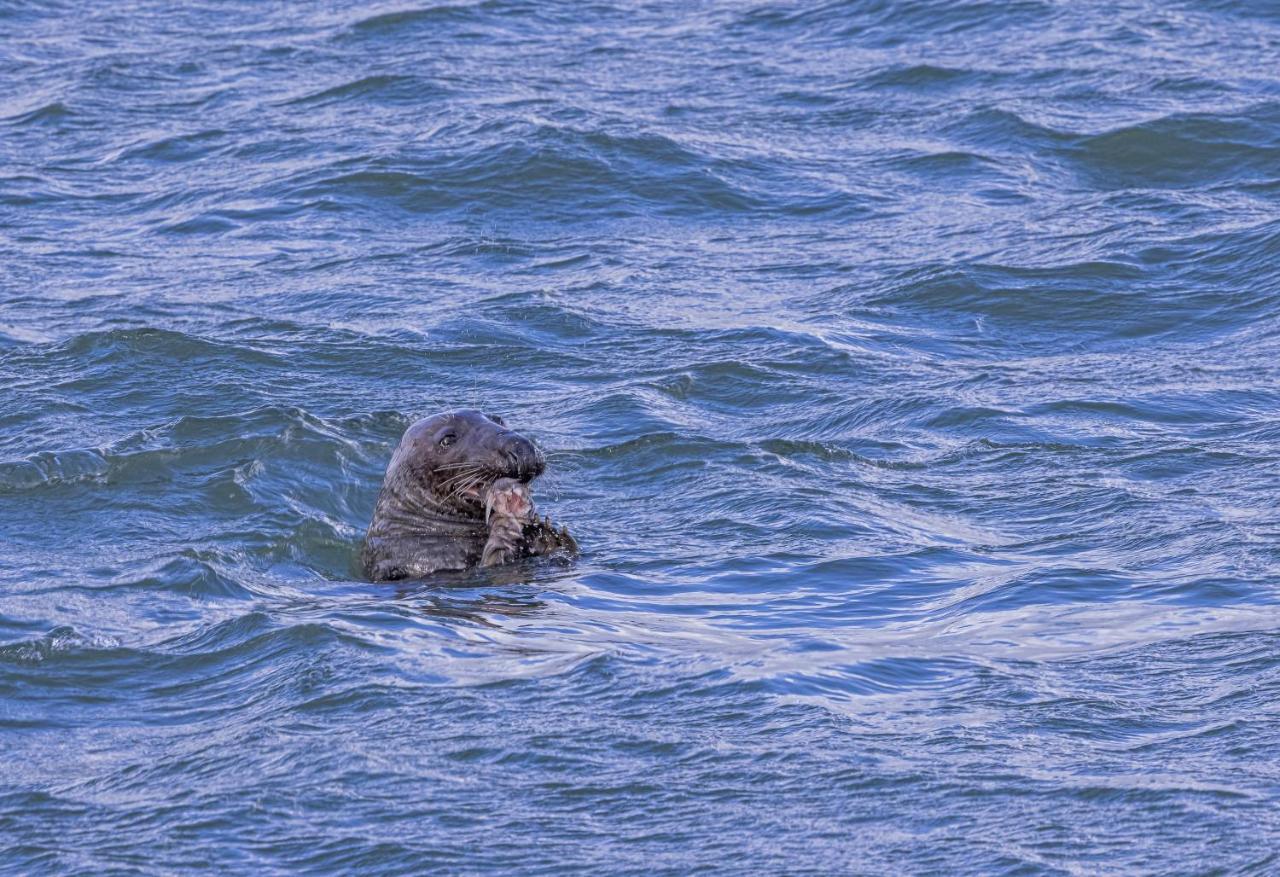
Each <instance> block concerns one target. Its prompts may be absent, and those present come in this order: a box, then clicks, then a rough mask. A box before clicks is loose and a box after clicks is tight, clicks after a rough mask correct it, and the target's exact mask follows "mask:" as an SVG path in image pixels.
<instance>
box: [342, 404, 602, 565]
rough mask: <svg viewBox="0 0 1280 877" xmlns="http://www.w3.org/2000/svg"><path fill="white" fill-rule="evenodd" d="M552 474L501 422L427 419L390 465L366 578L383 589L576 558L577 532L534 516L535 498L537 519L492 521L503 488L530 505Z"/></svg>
mask: <svg viewBox="0 0 1280 877" xmlns="http://www.w3.org/2000/svg"><path fill="white" fill-rule="evenodd" d="M545 468H546V460H545V459H544V457H543V456H542V453H541V452H540V451H539V450H538V449H537V448H536V447H534V445H533V443H532V442H530V441H529V440H528V439H526V438H525V437H524V436H521V435H519V434H518V433H515V432H512V431H511V430H509V429H507V428H506V424H505V423H503V421H502V419H501V418H498V417H492V416H489V415H485V414H482V413H481V412H479V411H473V410H463V411H451V412H446V413H443V414H437V415H434V416H432V417H428V418H426V419H424V420H420V421H418V422H417V423H415V424H413V425H412V426H410V427H409V428H408V429H407V430H406V431H405V434H404V436H403V437H402V438H401V439H400V444H399V446H398V447H397V448H396V450H395V453H394V454H393V455H392V457H391V463H390V464H389V465H388V466H387V474H386V477H385V478H384V479H383V482H382V491H381V492H380V493H379V494H378V504H377V506H376V507H375V509H374V512H373V522H372V523H371V524H370V525H369V532H368V533H367V534H366V535H365V540H364V549H363V551H362V552H361V555H360V559H361V562H362V563H363V565H364V571H365V574H366V575H367V576H368V577H369V578H370V579H372V580H373V581H378V582H382V581H391V580H394V579H404V578H418V577H421V576H426V575H430V574H431V573H434V572H437V571H439V570H452V569H465V568H467V567H470V566H476V565H479V564H481V563H482V562H483V563H484V564H485V565H492V564H496V563H508V562H511V561H513V560H518V559H520V558H522V557H533V556H537V555H542V554H550V553H552V552H555V551H566V552H576V550H577V543H575V542H574V540H573V537H572V536H570V535H569V533H568V531H567V530H565V529H563V528H560V529H556V528H555V527H554V526H553V525H552V524H551V522H550V520H548V519H546V518H543V519H539V518H537V517H536V516H535V515H533V514H532V502H531V500H528V502H527V509H528V512H529V514H528V515H527V516H521V517H513V516H512V515H510V514H496V515H495V514H488V512H490V511H492V509H493V508H494V485H495V482H499V481H500V479H501V481H500V483H499V487H498V488H497V490H502V491H505V492H506V495H508V496H511V495H517V494H518V495H519V496H520V497H524V498H525V499H526V500H527V499H528V485H529V483H530V482H531V481H533V479H535V478H537V477H538V476H539V475H541V474H542V471H543V469H545ZM517 505H520V504H519V503H517ZM506 506H507V504H506V503H505V502H499V503H498V504H497V507H498V508H506Z"/></svg>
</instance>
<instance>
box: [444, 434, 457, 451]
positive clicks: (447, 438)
mask: <svg viewBox="0 0 1280 877" xmlns="http://www.w3.org/2000/svg"><path fill="white" fill-rule="evenodd" d="M457 440H458V437H457V436H456V435H454V434H453V433H447V434H446V435H445V437H444V438H442V439H440V447H442V448H447V447H449V445H451V444H453V443H454V442H456V441H457Z"/></svg>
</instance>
